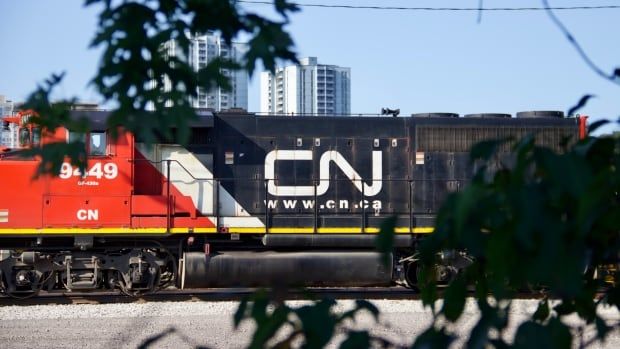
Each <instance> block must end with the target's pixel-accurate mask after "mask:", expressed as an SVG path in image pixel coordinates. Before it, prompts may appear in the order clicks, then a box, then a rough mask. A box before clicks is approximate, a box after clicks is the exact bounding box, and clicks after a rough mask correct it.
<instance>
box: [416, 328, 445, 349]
mask: <svg viewBox="0 0 620 349" xmlns="http://www.w3.org/2000/svg"><path fill="white" fill-rule="evenodd" d="M454 339H455V338H454V337H453V336H451V335H448V334H447V333H446V332H445V330H444V329H440V330H437V329H435V328H433V327H430V328H429V329H427V330H426V331H424V332H423V333H422V334H421V335H419V336H418V337H417V338H416V340H415V342H413V346H412V347H411V348H412V349H428V348H438V349H439V348H448V346H450V343H452V342H453V341H454Z"/></svg>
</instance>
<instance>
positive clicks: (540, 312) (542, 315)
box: [532, 298, 550, 323]
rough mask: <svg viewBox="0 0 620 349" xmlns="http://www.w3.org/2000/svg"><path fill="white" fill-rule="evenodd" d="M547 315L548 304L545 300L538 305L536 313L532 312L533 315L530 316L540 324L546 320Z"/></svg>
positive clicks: (548, 311)
mask: <svg viewBox="0 0 620 349" xmlns="http://www.w3.org/2000/svg"><path fill="white" fill-rule="evenodd" d="M549 314H550V310H549V302H548V301H547V299H546V298H545V299H543V300H541V301H540V302H539V303H538V308H537V309H536V312H534V315H532V319H534V320H535V321H536V322H538V323H542V322H544V321H545V320H547V318H548V317H549Z"/></svg>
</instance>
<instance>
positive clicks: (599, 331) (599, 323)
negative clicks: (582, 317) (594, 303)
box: [594, 316, 612, 340]
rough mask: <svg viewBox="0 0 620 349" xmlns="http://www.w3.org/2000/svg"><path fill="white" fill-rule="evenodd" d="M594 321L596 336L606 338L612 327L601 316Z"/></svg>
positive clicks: (601, 338)
mask: <svg viewBox="0 0 620 349" xmlns="http://www.w3.org/2000/svg"><path fill="white" fill-rule="evenodd" d="M594 323H595V325H596V337H597V338H598V339H600V340H605V337H606V336H607V334H608V333H609V331H611V329H612V328H611V327H610V326H608V325H607V323H605V320H604V319H602V318H601V317H600V316H597V317H596V320H595V321H594Z"/></svg>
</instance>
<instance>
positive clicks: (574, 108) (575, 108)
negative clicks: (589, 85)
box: [566, 95, 596, 117]
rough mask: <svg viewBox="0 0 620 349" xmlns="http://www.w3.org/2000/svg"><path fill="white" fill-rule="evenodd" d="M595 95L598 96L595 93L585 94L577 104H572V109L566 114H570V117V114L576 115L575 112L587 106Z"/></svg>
mask: <svg viewBox="0 0 620 349" xmlns="http://www.w3.org/2000/svg"><path fill="white" fill-rule="evenodd" d="M594 97H596V96H594V95H584V96H582V97H581V98H580V99H579V102H577V104H575V105H574V106H572V107H571V108H570V109H569V110H568V111H567V112H566V116H569V117H570V116H573V115H575V113H576V112H577V111H578V110H579V109H581V108H583V107H585V106H586V104H587V103H588V101H589V100H590V99H591V98H594Z"/></svg>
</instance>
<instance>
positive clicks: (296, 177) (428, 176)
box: [0, 111, 585, 297]
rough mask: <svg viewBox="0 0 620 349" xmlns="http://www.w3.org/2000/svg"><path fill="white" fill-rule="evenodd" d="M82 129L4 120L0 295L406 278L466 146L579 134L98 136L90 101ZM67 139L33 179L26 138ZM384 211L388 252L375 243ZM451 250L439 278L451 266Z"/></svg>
mask: <svg viewBox="0 0 620 349" xmlns="http://www.w3.org/2000/svg"><path fill="white" fill-rule="evenodd" d="M73 115H74V116H75V117H76V118H77V117H83V116H86V117H87V118H88V119H90V121H91V131H90V132H88V133H86V134H84V133H79V134H78V133H75V132H72V131H70V130H67V129H63V128H59V129H57V130H56V131H54V132H46V131H44V130H43V131H42V130H40V129H38V128H37V127H36V126H34V125H31V124H29V122H28V115H27V113H23V114H18V115H15V116H11V117H5V118H3V122H2V124H1V129H0V132H1V135H2V145H1V146H0V283H1V289H2V291H3V292H4V293H6V294H8V295H12V296H17V297H21V296H28V295H33V294H36V293H37V292H39V291H40V290H46V291H55V290H60V291H66V290H69V291H87V290H101V289H118V290H120V291H122V292H124V293H127V294H132V295H135V294H140V293H144V292H150V291H154V290H157V289H160V288H162V287H167V286H169V285H175V286H176V287H179V288H205V287H232V286H241V285H242V286H273V285H277V284H292V285H309V286H313V285H316V286H321V285H325V286H369V285H389V284H391V283H394V282H405V283H407V284H409V285H410V286H415V283H416V275H415V274H416V273H415V270H416V268H415V254H416V248H417V244H418V242H419V241H420V239H423V238H424V236H426V235H427V234H430V233H432V232H433V224H434V218H435V214H436V212H437V210H438V208H439V206H440V204H441V202H442V199H443V198H444V197H445V196H446V195H447V194H448V193H450V192H453V191H458V190H460V188H462V187H463V186H464V185H466V184H467V182H468V181H469V180H470V178H471V175H472V172H473V167H472V166H473V165H472V164H471V163H470V162H469V157H468V151H469V150H470V148H471V146H472V145H473V144H475V143H477V142H479V141H482V140H486V139H497V138H505V137H510V136H512V137H522V136H524V135H526V134H535V135H536V137H537V138H536V139H537V142H538V143H540V144H542V145H546V146H549V147H552V148H556V149H557V148H559V144H560V143H561V140H562V139H565V138H572V139H577V138H578V137H579V135H580V134H582V135H583V134H584V132H585V118H584V117H580V118H568V117H564V115H563V113H561V112H549V111H546V112H522V113H518V114H517V115H516V117H511V115H508V114H475V115H466V116H463V117H459V115H457V114H448V113H431V114H414V115H412V116H411V117H378V116H377V117H367V116H364V117H362V116H284V115H270V116H260V115H254V114H251V113H247V112H241V111H236V112H222V113H214V112H201V113H200V116H199V119H198V120H197V121H195V122H194V123H193V124H192V126H191V137H190V140H189V142H187V143H186V144H185V145H179V144H176V143H175V142H164V141H160V142H157V143H156V144H145V143H142V142H141V141H140V140H139V139H136V138H135V137H134V136H133V135H132V134H131V133H129V132H121V133H120V134H119V135H118V137H116V138H112V137H111V136H110V133H109V132H108V131H109V130H107V129H106V126H105V120H106V118H107V116H108V113H107V112H105V111H74V112H73ZM74 137H79V139H82V140H83V141H84V142H85V144H86V147H87V153H88V159H87V166H86V169H85V170H84V171H80V169H79V168H76V167H75V166H73V165H72V164H71V163H70V162H69V161H67V162H64V163H63V164H62V166H61V169H60V172H59V173H58V174H57V176H40V177H38V178H35V173H36V171H37V167H38V166H39V163H40V159H38V158H23V157H19V156H17V155H15V153H16V150H19V149H23V148H27V147H29V146H32V145H33V144H45V143H50V142H58V141H61V142H62V141H69V140H72V139H74ZM387 217H395V219H396V227H395V233H396V235H395V240H394V250H393V253H392V258H391V261H390V263H388V264H385V263H382V262H380V259H379V258H378V257H379V256H378V253H377V252H376V251H375V248H374V246H375V244H374V240H375V237H376V233H377V232H378V231H379V229H380V225H381V223H382V222H383V221H384V220H385V219H386V218H387ZM459 258H465V257H463V256H460V257H459V256H458V255H457V256H452V257H450V258H447V259H446V263H445V265H443V266H441V267H442V268H443V269H442V270H443V272H442V273H438V275H439V274H440V275H443V276H438V277H446V275H449V274H450V272H451V270H454V268H456V267H455V265H458V264H459V263H462V262H463V261H459Z"/></svg>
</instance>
